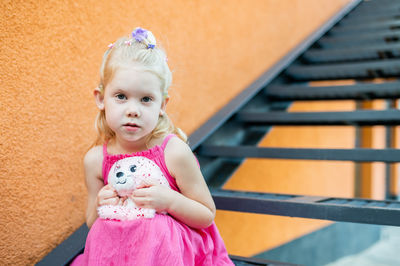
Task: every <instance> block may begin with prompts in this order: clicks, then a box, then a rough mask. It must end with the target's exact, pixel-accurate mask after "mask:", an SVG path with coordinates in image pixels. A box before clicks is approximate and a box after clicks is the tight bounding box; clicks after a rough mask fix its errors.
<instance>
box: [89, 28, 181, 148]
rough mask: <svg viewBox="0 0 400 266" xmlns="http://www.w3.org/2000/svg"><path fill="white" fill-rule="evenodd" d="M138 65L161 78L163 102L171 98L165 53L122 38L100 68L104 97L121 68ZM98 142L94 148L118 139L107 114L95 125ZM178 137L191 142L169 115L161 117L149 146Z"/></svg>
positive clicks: (106, 54) (98, 116)
mask: <svg viewBox="0 0 400 266" xmlns="http://www.w3.org/2000/svg"><path fill="white" fill-rule="evenodd" d="M147 35H148V39H150V40H154V43H155V38H154V35H153V34H152V33H151V32H150V31H147ZM132 63H134V64H137V65H138V66H139V67H140V69H141V70H144V71H148V72H150V73H152V74H154V75H155V76H157V77H158V78H159V79H160V81H161V88H160V89H161V94H162V96H163V102H164V101H165V100H166V99H167V98H168V89H169V87H170V85H171V82H172V74H171V71H170V69H169V67H168V64H167V57H166V54H165V52H164V51H163V50H162V49H161V47H159V45H156V46H155V47H152V48H149V47H148V45H147V44H146V43H145V42H139V41H136V40H135V39H132V38H127V37H122V38H120V39H119V40H117V41H116V42H115V43H114V44H111V45H110V46H109V49H108V50H107V51H106V52H105V53H104V56H103V61H102V64H101V67H100V84H99V87H98V89H99V91H100V93H101V94H102V95H104V90H105V88H106V87H107V84H108V83H109V82H110V81H111V80H112V78H113V76H114V74H115V72H116V71H117V70H118V68H119V67H121V66H123V65H126V64H132ZM95 128H96V129H97V139H96V141H95V142H94V145H101V144H103V143H105V142H107V141H109V140H111V139H113V138H114V137H115V133H114V132H113V131H112V130H111V128H110V127H109V126H108V125H107V121H106V114H105V111H104V110H99V113H98V114H97V117H96V121H95ZM170 133H173V134H176V135H177V136H178V137H179V138H181V139H182V140H183V141H185V142H187V136H186V134H185V133H184V132H183V131H182V130H180V129H179V128H177V127H175V126H174V124H173V123H172V121H171V120H170V119H169V117H168V116H167V114H166V113H164V114H163V115H162V116H160V117H159V119H158V122H157V125H156V127H155V128H154V129H153V131H152V132H151V133H150V134H149V136H148V138H147V140H146V144H148V143H149V141H150V140H151V139H153V138H159V137H162V136H163V135H166V134H170Z"/></svg>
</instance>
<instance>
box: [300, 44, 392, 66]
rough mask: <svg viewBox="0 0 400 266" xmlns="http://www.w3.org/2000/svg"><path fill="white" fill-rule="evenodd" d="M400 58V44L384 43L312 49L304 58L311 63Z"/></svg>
mask: <svg viewBox="0 0 400 266" xmlns="http://www.w3.org/2000/svg"><path fill="white" fill-rule="evenodd" d="M396 57H400V43H384V44H379V45H371V46H362V47H342V48H337V49H329V48H328V49H312V50H308V51H307V52H305V53H304V55H303V58H304V59H305V60H307V61H308V62H310V63H331V62H343V61H356V60H376V59H385V58H396Z"/></svg>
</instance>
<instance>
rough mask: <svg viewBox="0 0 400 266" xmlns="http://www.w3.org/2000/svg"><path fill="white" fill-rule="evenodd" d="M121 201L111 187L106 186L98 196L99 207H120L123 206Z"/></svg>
mask: <svg viewBox="0 0 400 266" xmlns="http://www.w3.org/2000/svg"><path fill="white" fill-rule="evenodd" d="M121 200H122V199H121V198H120V197H118V194H117V191H115V189H114V188H113V187H112V186H111V185H106V186H104V187H103V188H102V189H100V191H99V193H98V194H97V206H103V205H118V204H121Z"/></svg>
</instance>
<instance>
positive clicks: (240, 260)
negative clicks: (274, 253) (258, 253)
mask: <svg viewBox="0 0 400 266" xmlns="http://www.w3.org/2000/svg"><path fill="white" fill-rule="evenodd" d="M229 257H230V258H231V260H232V261H233V263H234V264H235V265H236V266H247V265H263V266H275V265H276V266H295V265H298V264H293V263H287V262H280V261H272V260H264V259H259V258H247V257H241V256H234V255H229Z"/></svg>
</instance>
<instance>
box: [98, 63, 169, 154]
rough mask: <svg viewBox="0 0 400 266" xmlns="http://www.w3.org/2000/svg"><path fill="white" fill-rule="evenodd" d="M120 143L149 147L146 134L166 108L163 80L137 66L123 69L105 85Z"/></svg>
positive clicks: (108, 115)
mask: <svg viewBox="0 0 400 266" xmlns="http://www.w3.org/2000/svg"><path fill="white" fill-rule="evenodd" d="M99 107H100V109H101V107H103V108H104V110H105V114H106V121H107V124H108V126H109V127H110V128H111V129H112V130H113V131H114V132H115V134H116V141H117V142H119V144H123V143H125V144H126V143H128V144H129V145H133V146H135V147H141V148H145V147H146V144H145V142H146V137H147V136H148V134H150V133H151V132H152V131H153V129H154V128H155V127H156V125H157V121H158V118H159V116H160V115H162V113H163V112H164V110H165V102H164V101H163V98H162V93H161V82H160V80H159V78H158V77H157V76H155V75H154V74H152V73H150V72H146V71H143V70H140V68H138V67H137V66H136V67H135V65H128V66H124V67H121V68H119V69H118V70H117V71H116V73H115V74H114V77H113V79H112V80H111V82H109V84H108V85H107V87H106V88H105V92H104V98H103V106H99Z"/></svg>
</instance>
